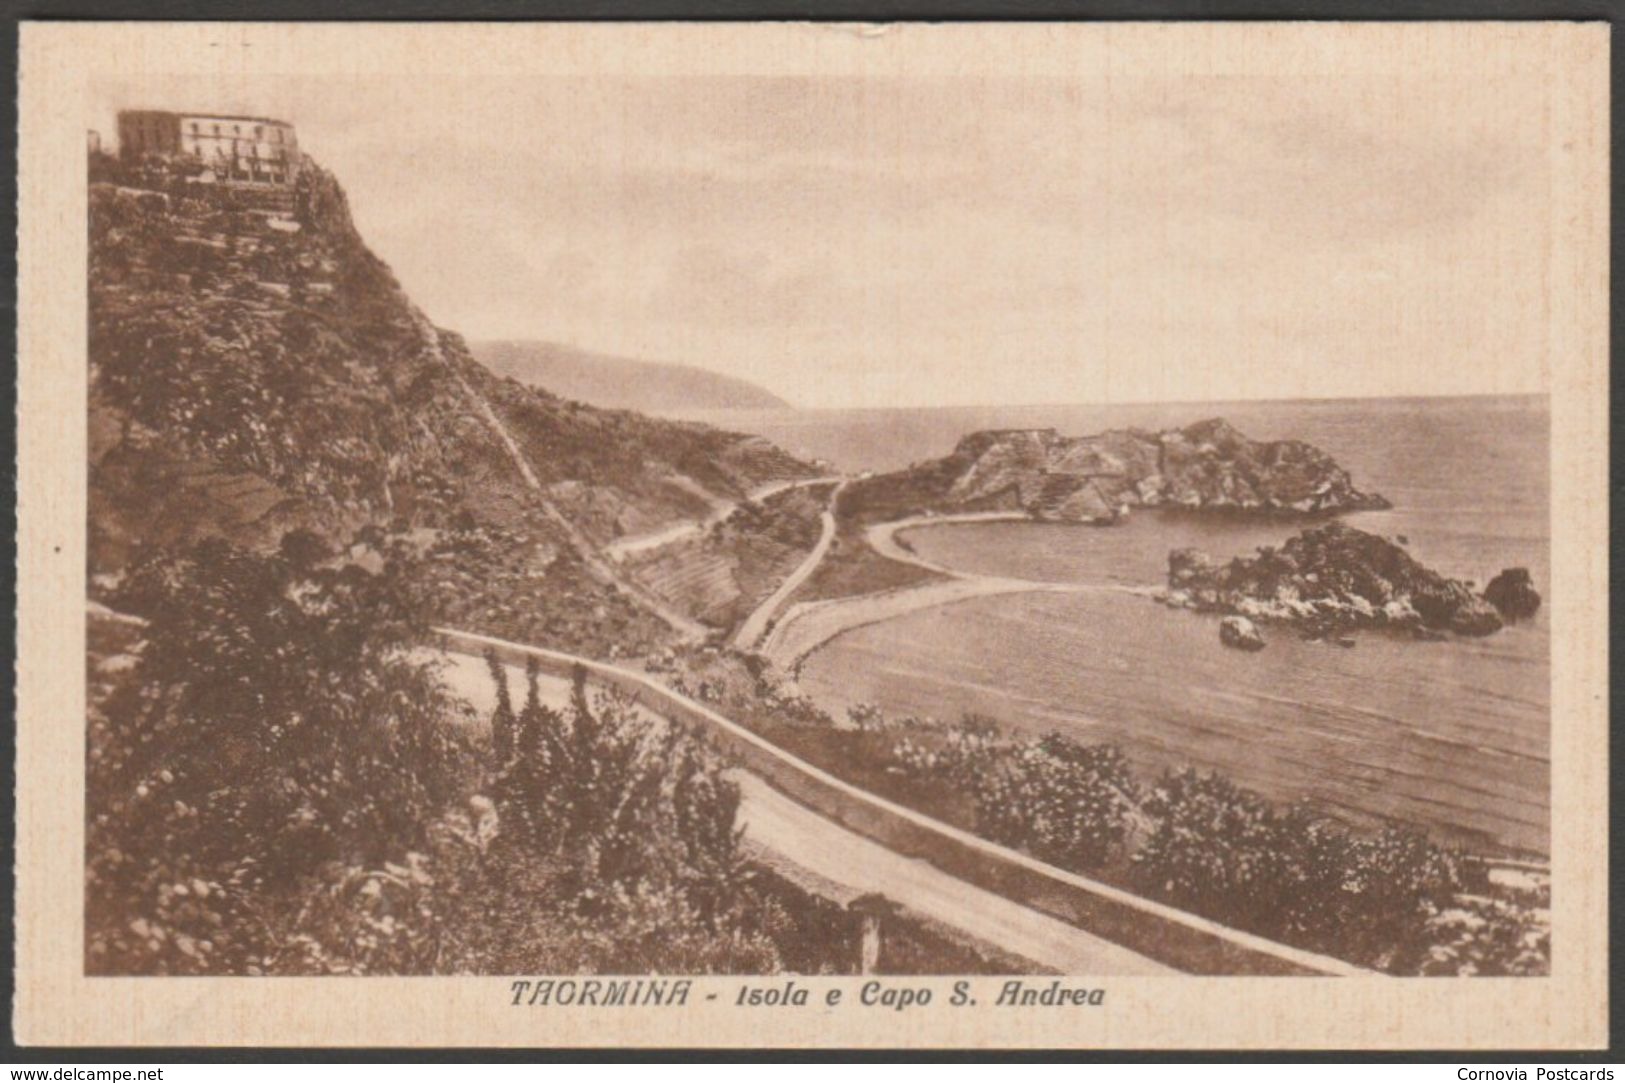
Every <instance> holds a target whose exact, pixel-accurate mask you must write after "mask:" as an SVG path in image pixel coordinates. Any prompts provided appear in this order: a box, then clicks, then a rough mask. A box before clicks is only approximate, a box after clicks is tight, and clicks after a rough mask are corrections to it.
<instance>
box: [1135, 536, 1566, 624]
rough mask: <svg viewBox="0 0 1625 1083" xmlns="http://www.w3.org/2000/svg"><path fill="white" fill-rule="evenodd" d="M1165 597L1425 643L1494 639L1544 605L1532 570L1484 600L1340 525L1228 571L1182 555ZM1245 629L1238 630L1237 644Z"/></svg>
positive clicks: (1393, 545) (1246, 615)
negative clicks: (1440, 638)
mask: <svg viewBox="0 0 1625 1083" xmlns="http://www.w3.org/2000/svg"><path fill="white" fill-rule="evenodd" d="M1161 598H1162V600H1164V601H1165V602H1167V603H1168V604H1170V605H1177V606H1182V607H1185V608H1189V609H1196V610H1201V611H1205V612H1215V613H1224V614H1227V615H1231V616H1235V617H1239V618H1243V619H1246V620H1247V621H1248V622H1249V624H1248V627H1249V628H1251V624H1250V622H1251V621H1269V622H1278V623H1289V624H1292V625H1295V626H1297V627H1298V628H1299V629H1300V630H1301V631H1303V632H1304V633H1305V634H1306V635H1308V636H1310V637H1314V638H1332V639H1341V636H1342V633H1344V632H1347V631H1348V630H1351V629H1355V628H1391V629H1397V630H1403V631H1409V632H1411V633H1413V634H1416V635H1418V636H1419V637H1422V638H1428V637H1432V636H1436V635H1439V634H1442V633H1445V632H1454V633H1456V634H1457V635H1465V636H1483V635H1490V634H1492V633H1494V632H1497V631H1500V629H1501V627H1502V624H1503V622H1504V621H1506V620H1514V619H1520V618H1521V617H1524V616H1528V615H1529V614H1532V613H1533V612H1534V610H1535V609H1536V608H1538V607H1539V605H1540V595H1539V594H1537V593H1535V590H1534V587H1533V585H1532V583H1531V582H1530V578H1529V573H1528V571H1527V570H1526V569H1521V568H1513V569H1508V570H1507V571H1505V572H1502V573H1501V575H1498V576H1497V577H1496V578H1495V579H1494V580H1493V581H1492V582H1491V584H1490V587H1489V588H1486V590H1485V592H1484V594H1482V595H1480V594H1478V593H1477V592H1475V591H1474V590H1473V588H1472V586H1471V585H1470V584H1468V583H1466V582H1464V581H1462V580H1460V579H1450V578H1448V577H1446V576H1443V575H1441V574H1439V573H1438V572H1436V571H1433V570H1432V569H1430V568H1427V567H1425V566H1424V565H1422V564H1421V563H1420V562H1419V561H1417V560H1416V559H1415V558H1414V557H1412V556H1411V555H1410V554H1409V553H1408V552H1406V550H1405V548H1404V546H1402V545H1400V544H1398V543H1397V542H1394V541H1390V540H1389V539H1387V538H1383V537H1380V536H1379V535H1376V534H1369V533H1367V532H1365V531H1363V530H1357V529H1355V528H1354V527H1351V526H1347V525H1345V524H1343V523H1336V522H1334V523H1328V524H1326V525H1325V526H1321V527H1316V528H1314V529H1311V530H1305V531H1303V532H1302V533H1300V534H1298V535H1296V536H1295V537H1293V538H1291V539H1289V540H1288V541H1287V542H1286V543H1285V544H1284V545H1282V546H1281V547H1280V548H1273V547H1265V548H1262V549H1260V550H1259V551H1258V552H1257V554H1256V555H1255V556H1251V557H1237V558H1235V559H1234V560H1231V561H1229V562H1228V563H1224V564H1220V563H1217V562H1216V561H1214V560H1213V559H1212V558H1211V557H1209V556H1207V554H1205V553H1202V552H1200V551H1198V550H1195V549H1176V550H1174V551H1173V552H1172V553H1170V554H1169V555H1168V588H1167V590H1166V591H1164V592H1163V593H1162V595H1161ZM1239 631H1241V629H1240V627H1239V625H1238V627H1237V629H1235V630H1233V632H1232V637H1231V638H1237V635H1236V633H1237V632H1239ZM1253 631H1254V632H1256V629H1253ZM1245 638H1248V639H1249V641H1250V640H1251V637H1250V636H1249V637H1245ZM1225 642H1226V643H1227V644H1231V639H1226V640H1225ZM1231 645H1239V640H1238V643H1235V644H1231ZM1249 649H1256V647H1250V648H1249Z"/></svg>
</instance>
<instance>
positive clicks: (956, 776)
mask: <svg viewBox="0 0 1625 1083" xmlns="http://www.w3.org/2000/svg"><path fill="white" fill-rule="evenodd" d="M850 723H851V725H849V726H847V727H844V728H836V727H834V726H832V725H831V724H830V722H829V720H828V719H827V718H826V719H825V721H824V724H823V725H821V726H820V725H815V724H809V723H807V722H805V721H803V722H802V723H800V724H796V725H786V726H782V727H777V728H773V727H770V730H771V736H772V737H773V739H774V740H776V741H778V742H780V743H781V744H784V745H786V747H789V748H791V749H792V750H793V751H795V752H796V753H797V754H798V755H801V756H804V757H806V758H808V759H810V760H812V761H814V762H816V763H819V764H820V765H821V766H824V767H825V768H827V769H830V770H833V771H835V772H836V773H838V774H841V775H843V776H844V777H847V778H849V779H851V780H852V781H854V782H855V783H857V784H859V785H863V786H865V787H867V788H869V789H872V790H875V791H876V792H880V793H883V794H885V795H886V796H887V797H890V798H892V799H893V800H897V801H900V802H902V803H905V804H908V805H912V806H913V807H916V808H918V809H920V810H921V811H924V812H926V813H928V814H930V815H933V816H937V817H939V818H942V819H945V820H947V821H949V822H951V823H955V824H956V825H958V826H960V827H963V828H965V829H966V830H969V831H973V832H975V833H976V834H978V835H980V836H982V837H983V838H986V839H989V840H991V841H994V842H998V843H1001V844H1003V845H1006V846H1009V847H1011V848H1013V849H1017V850H1022V851H1024V852H1026V853H1029V854H1032V855H1033V856H1034V857H1037V858H1039V859H1041V860H1043V861H1046V862H1048V863H1050V864H1053V865H1056V866H1058V867H1060V868H1064V869H1068V870H1071V871H1074V872H1080V873H1084V874H1086V875H1090V876H1095V877H1098V878H1100V879H1102V880H1105V881H1107V882H1111V883H1116V884H1119V885H1121V886H1123V887H1126V888H1129V889H1130V890H1133V891H1135V892H1136V893H1138V894H1141V895H1144V896H1147V897H1149V898H1153V899H1157V900H1160V901H1163V902H1167V903H1170V904H1172V905H1174V906H1177V907H1179V908H1181V909H1184V910H1188V911H1191V912H1193V913H1197V914H1201V915H1203V916H1205V917H1209V918H1212V919H1214V920H1216V921H1219V922H1221V923H1223V924H1225V925H1228V926H1231V927H1232V928H1237V929H1242V930H1245V931H1248V932H1252V933H1256V934H1258V935H1261V936H1264V937H1267V938H1269V939H1272V940H1276V941H1278V942H1281V943H1285V944H1291V945H1294V946H1297V947H1302V948H1306V949H1308V950H1311V951H1315V952H1319V953H1322V954H1326V955H1331V956H1334V957H1337V958H1342V959H1346V960H1348V961H1350V962H1353V963H1356V964H1359V965H1361V966H1367V967H1371V968H1373V969H1376V970H1381V971H1384V972H1387V973H1392V974H1452V975H1455V974H1460V975H1466V974H1485V975H1519V974H1543V973H1546V972H1547V969H1548V967H1549V965H1550V962H1549V960H1550V945H1549V930H1548V918H1547V911H1548V908H1549V906H1550V898H1549V889H1548V888H1547V886H1546V885H1545V884H1544V881H1543V880H1540V879H1536V880H1531V881H1530V882H1529V883H1526V884H1522V885H1519V886H1509V885H1507V884H1505V883H1497V882H1495V881H1494V880H1493V879H1492V877H1491V874H1490V871H1489V868H1488V867H1487V866H1486V864H1485V863H1483V862H1482V861H1480V860H1478V859H1475V858H1473V857H1471V856H1470V855H1467V854H1465V853H1463V852H1461V851H1459V850H1456V849H1452V848H1448V847H1443V846H1440V845H1438V844H1436V843H1434V842H1432V841H1431V840H1429V839H1428V838H1427V837H1426V836H1425V835H1423V834H1421V833H1419V832H1416V831H1410V830H1404V829H1400V828H1385V829H1381V830H1376V831H1371V832H1365V831H1360V830H1357V829H1354V828H1351V827H1349V826H1347V825H1344V824H1341V823H1338V822H1336V821H1333V820H1330V819H1328V818H1327V817H1325V816H1323V815H1318V814H1316V813H1315V812H1314V811H1313V810H1311V809H1309V808H1307V807H1304V806H1290V807H1282V806H1278V805H1276V804H1275V803H1273V802H1271V801H1269V800H1267V799H1266V798H1264V797H1263V796H1261V795H1260V794H1257V793H1255V792H1253V791H1251V790H1248V789H1246V788H1244V787H1242V786H1239V785H1237V784H1236V783H1234V782H1233V781H1231V780H1230V779H1228V778H1226V777H1224V776H1222V775H1219V774H1216V773H1210V772H1201V771H1196V770H1192V769H1189V768H1186V769H1181V770H1174V771H1168V772H1165V773H1164V774H1163V775H1162V776H1161V777H1160V778H1156V779H1154V780H1151V781H1142V779H1141V778H1140V776H1138V775H1137V774H1136V772H1135V771H1134V769H1133V765H1132V764H1130V763H1129V761H1128V760H1127V758H1126V757H1125V756H1124V755H1123V754H1122V752H1121V751H1120V750H1119V749H1118V748H1117V747H1116V746H1113V745H1106V744H1097V745H1089V744H1083V743H1080V742H1077V741H1074V740H1072V739H1071V738H1068V737H1066V736H1064V735H1061V734H1056V733H1051V734H1047V735H1044V736H1040V737H1031V736H1016V735H1011V734H1009V733H1007V732H1006V731H1004V730H1003V729H1002V728H1001V727H1000V726H999V725H998V724H997V723H996V722H995V721H993V720H991V719H987V718H983V717H975V716H971V717H967V718H966V719H964V720H963V721H961V722H960V723H958V724H955V725H939V724H936V723H932V722H929V721H922V720H918V719H910V718H903V719H890V718H887V717H885V716H884V715H883V714H881V712H879V711H878V710H877V709H875V708H873V707H871V706H866V705H865V706H859V707H856V708H854V709H853V710H852V711H851V712H850Z"/></svg>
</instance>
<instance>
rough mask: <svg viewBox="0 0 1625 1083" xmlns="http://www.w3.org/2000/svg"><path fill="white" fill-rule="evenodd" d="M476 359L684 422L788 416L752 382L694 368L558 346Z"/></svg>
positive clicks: (498, 349)
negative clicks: (724, 413)
mask: <svg viewBox="0 0 1625 1083" xmlns="http://www.w3.org/2000/svg"><path fill="white" fill-rule="evenodd" d="M470 348H471V349H472V350H473V351H474V356H475V358H476V359H478V360H479V362H480V363H481V364H482V365H485V366H486V367H487V368H489V369H490V370H491V371H492V372H495V373H497V374H498V375H500V376H512V377H513V378H514V379H516V380H518V381H519V382H520V383H523V384H529V385H530V386H532V387H540V388H545V389H546V390H548V391H551V392H552V393H553V394H555V395H562V396H563V397H564V398H567V399H575V400H576V401H578V402H586V403H591V404H592V405H594V406H603V407H607V408H610V409H617V410H638V411H641V412H643V413H646V414H657V415H665V416H676V417H680V416H682V415H683V414H685V413H689V412H691V411H696V410H787V409H789V408H790V404H789V403H787V402H785V401H784V400H783V399H781V398H779V397H778V396H777V395H775V394H773V393H772V392H771V391H768V390H766V389H764V388H761V387H758V386H756V385H755V384H753V383H751V382H749V381H748V380H741V379H737V378H735V377H733V376H724V375H723V374H722V373H720V372H710V371H708V370H706V369H702V368H695V367H694V366H692V365H678V364H671V363H666V362H655V361H634V360H632V359H631V358H627V357H615V356H613V355H612V354H603V353H595V352H593V351H591V350H583V349H578V348H577V347H574V346H565V345H563V344H561V343H556V342H474V343H471V344H470Z"/></svg>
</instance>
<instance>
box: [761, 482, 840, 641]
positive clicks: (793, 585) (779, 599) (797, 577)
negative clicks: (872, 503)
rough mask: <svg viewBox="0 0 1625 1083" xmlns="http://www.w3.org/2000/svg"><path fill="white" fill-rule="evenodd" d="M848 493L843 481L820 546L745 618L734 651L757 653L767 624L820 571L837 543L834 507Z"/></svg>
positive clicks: (826, 517)
mask: <svg viewBox="0 0 1625 1083" xmlns="http://www.w3.org/2000/svg"><path fill="white" fill-rule="evenodd" d="M845 489H846V479H845V478H842V479H841V481H840V482H839V483H838V484H837V485H836V486H835V488H834V490H833V491H832V492H831V493H830V494H829V504H828V506H827V507H825V508H824V514H823V516H822V517H821V519H820V525H821V532H820V533H819V535H818V542H817V544H816V545H814V546H813V547H812V551H811V552H810V553H808V554H807V557H806V559H805V560H803V561H802V562H801V563H800V564H799V565H797V566H796V570H795V571H793V572H791V573H790V574H789V575H788V576H786V577H785V580H784V582H782V583H780V584H779V589H778V590H775V591H774V592H773V593H772V594H770V595H769V596H768V597H767V599H766V600H765V601H764V602H762V604H761V605H759V606H757V607H756V609H755V611H754V612H752V613H751V615H750V616H748V617H746V618H745V620H744V623H742V624H740V626H739V630H738V631H737V632H735V633H734V638H733V644H734V646H735V647H738V648H739V649H740V650H743V651H748V650H754V649H755V648H756V644H757V643H759V642H760V641H761V639H762V636H763V634H764V633H766V631H767V625H768V622H769V621H771V620H772V619H773V614H775V613H777V612H778V611H779V607H780V606H782V605H783V604H784V602H785V600H786V599H787V598H789V597H790V595H792V594H794V593H795V592H796V589H797V588H798V587H800V586H801V584H803V583H805V582H806V581H807V577H808V576H810V575H812V573H813V572H815V571H817V570H818V565H819V564H821V563H823V560H824V555H825V554H826V553H828V552H829V547H830V545H831V544H832V543H833V542H834V541H835V505H836V503H837V502H838V501H839V500H840V499H841V493H842V492H843V491H844V490H845Z"/></svg>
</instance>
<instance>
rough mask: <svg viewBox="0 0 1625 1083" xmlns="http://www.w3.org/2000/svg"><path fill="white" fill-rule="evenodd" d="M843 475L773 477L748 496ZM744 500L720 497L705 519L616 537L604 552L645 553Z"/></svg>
mask: <svg viewBox="0 0 1625 1083" xmlns="http://www.w3.org/2000/svg"><path fill="white" fill-rule="evenodd" d="M841 480H842V479H840V478H833V477H820V478H791V479H789V480H787V481H774V482H769V483H768V484H766V485H760V486H757V487H756V488H755V489H752V490H751V491H750V493H749V495H747V496H746V497H745V499H746V500H749V501H757V502H759V501H763V500H766V499H767V498H768V497H771V496H777V495H778V494H779V493H782V492H785V491H787V490H790V489H801V488H805V487H807V486H811V485H827V484H829V483H830V482H838V481H841ZM740 503H741V501H737V500H717V501H715V502H714V503H713V505H712V508H711V513H710V514H709V515H707V516H705V518H703V519H683V520H680V521H678V522H675V523H671V524H668V525H667V526H663V527H661V528H660V529H659V530H653V531H650V532H649V533H647V534H632V535H628V536H626V537H624V538H616V539H614V540H613V541H611V542H608V543H607V544H605V546H604V555H605V556H607V557H609V559H611V560H613V561H616V562H619V561H622V560H625V559H626V558H627V557H629V556H631V555H633V554H634V553H646V552H648V551H649V550H651V549H659V548H660V547H661V546H663V545H670V544H671V543H672V542H676V541H682V540H683V539H684V538H692V537H697V536H698V535H700V534H704V533H705V532H706V531H707V530H710V529H711V528H712V527H713V526H715V525H716V524H718V523H720V522H722V521H723V520H724V519H726V518H728V516H730V515H732V514H733V513H734V510H735V509H737V508H738V507H739V505H740Z"/></svg>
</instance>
